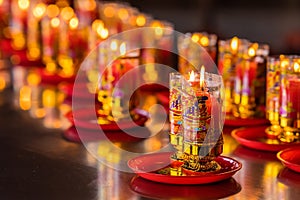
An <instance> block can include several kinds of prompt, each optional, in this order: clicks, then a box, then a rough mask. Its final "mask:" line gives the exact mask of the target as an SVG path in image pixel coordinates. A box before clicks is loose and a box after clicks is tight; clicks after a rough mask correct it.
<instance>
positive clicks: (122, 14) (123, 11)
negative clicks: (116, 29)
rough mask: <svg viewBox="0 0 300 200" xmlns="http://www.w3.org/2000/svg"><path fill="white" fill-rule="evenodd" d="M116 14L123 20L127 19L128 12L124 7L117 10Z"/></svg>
mask: <svg viewBox="0 0 300 200" xmlns="http://www.w3.org/2000/svg"><path fill="white" fill-rule="evenodd" d="M118 16H119V18H120V19H121V20H122V21H125V20H126V19H128V17H129V14H128V11H127V10H126V9H125V8H120V9H119V10H118Z"/></svg>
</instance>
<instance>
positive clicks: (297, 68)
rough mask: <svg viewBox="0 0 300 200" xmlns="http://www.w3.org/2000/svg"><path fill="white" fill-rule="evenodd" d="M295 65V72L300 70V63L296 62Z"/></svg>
mask: <svg viewBox="0 0 300 200" xmlns="http://www.w3.org/2000/svg"><path fill="white" fill-rule="evenodd" d="M293 67H294V71H295V72H300V65H299V63H297V62H295V63H294V66H293Z"/></svg>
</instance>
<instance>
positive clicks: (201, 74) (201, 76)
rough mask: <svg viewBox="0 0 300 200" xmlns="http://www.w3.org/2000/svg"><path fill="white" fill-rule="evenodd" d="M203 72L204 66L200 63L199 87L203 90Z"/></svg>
mask: <svg viewBox="0 0 300 200" xmlns="http://www.w3.org/2000/svg"><path fill="white" fill-rule="evenodd" d="M204 73H205V67H204V66H203V65H202V66H201V70H200V89H201V90H202V91H203V90H204Z"/></svg>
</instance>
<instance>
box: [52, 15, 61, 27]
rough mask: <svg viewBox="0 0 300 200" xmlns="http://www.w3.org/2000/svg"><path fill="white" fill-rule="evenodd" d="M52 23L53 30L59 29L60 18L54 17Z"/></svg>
mask: <svg viewBox="0 0 300 200" xmlns="http://www.w3.org/2000/svg"><path fill="white" fill-rule="evenodd" d="M50 23H51V26H52V27H53V28H57V27H58V26H59V24H60V20H59V18H58V17H54V18H53V19H51V22H50Z"/></svg>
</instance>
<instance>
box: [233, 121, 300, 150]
mask: <svg viewBox="0 0 300 200" xmlns="http://www.w3.org/2000/svg"><path fill="white" fill-rule="evenodd" d="M266 128H267V126H259V127H247V128H239V129H235V130H233V131H232V133H231V135H232V137H234V138H235V139H236V140H237V141H238V142H239V143H240V144H242V145H244V146H246V147H249V148H252V149H256V150H263V151H273V152H278V151H281V150H283V149H285V148H289V147H294V146H299V145H300V143H299V142H297V143H284V142H280V141H279V140H270V139H268V138H267V137H266V133H265V130H266Z"/></svg>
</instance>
